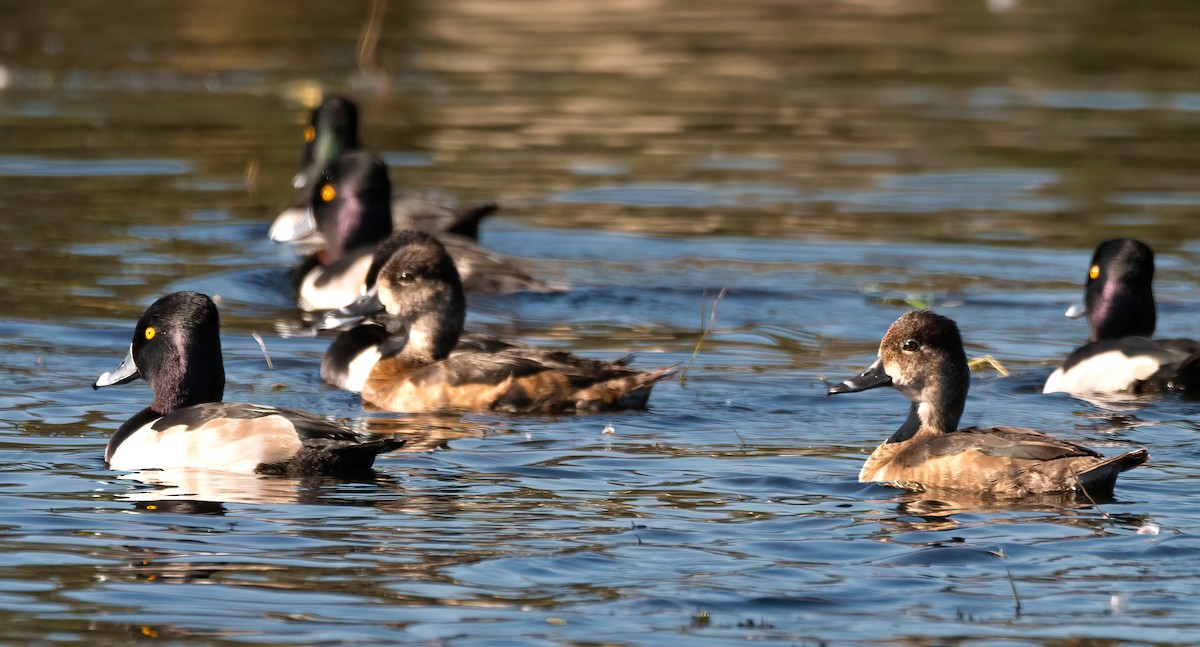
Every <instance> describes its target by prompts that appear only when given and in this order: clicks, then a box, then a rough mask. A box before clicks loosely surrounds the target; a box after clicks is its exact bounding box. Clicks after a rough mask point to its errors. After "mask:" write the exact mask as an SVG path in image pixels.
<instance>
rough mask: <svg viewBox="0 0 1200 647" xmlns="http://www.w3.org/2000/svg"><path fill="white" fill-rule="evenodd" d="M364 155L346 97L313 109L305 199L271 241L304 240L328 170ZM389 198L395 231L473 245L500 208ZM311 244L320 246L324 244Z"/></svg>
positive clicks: (409, 195) (302, 183)
mask: <svg viewBox="0 0 1200 647" xmlns="http://www.w3.org/2000/svg"><path fill="white" fill-rule="evenodd" d="M361 149H362V144H361V142H360V141H359V137H358V106H356V105H355V104H354V102H353V101H351V100H349V99H347V98H345V97H341V96H336V95H329V96H326V97H325V99H324V100H323V101H322V102H321V104H320V105H318V106H317V107H316V108H313V110H312V112H311V113H310V114H309V117H308V121H307V122H306V123H305V125H304V155H303V157H302V158H301V160H300V172H299V173H297V174H296V176H295V177H294V178H293V179H292V185H293V186H294V187H295V188H297V189H299V190H300V191H301V192H302V193H301V196H302V198H301V199H300V201H299V202H298V203H296V204H294V205H293V206H291V207H288V208H287V209H284V210H283V211H282V212H280V214H279V215H278V216H276V218H275V221H274V222H273V223H272V224H271V229H270V231H269V233H268V235H269V236H270V238H271V240H274V241H276V242H284V241H291V240H296V239H297V238H299V236H298V235H297V232H298V231H303V227H304V224H303V223H304V222H305V218H306V213H307V211H308V209H309V207H310V206H311V204H312V202H311V200H312V192H311V187H312V185H313V184H314V183H316V182H317V181H318V180H319V179H320V178H321V173H322V171H323V170H324V169H325V167H326V166H328V165H329V164H330V163H331V162H332V161H333V160H334V159H336V158H337V157H338V156H339V155H341V154H343V153H348V152H352V151H358V150H361ZM389 195H391V199H392V211H391V215H392V218H393V219H394V222H395V227H396V228H398V229H406V228H410V227H411V228H416V229H420V230H422V231H428V232H430V233H449V234H454V235H457V236H463V237H466V238H470V239H472V240H477V239H478V238H479V223H480V222H481V221H482V220H483V219H484V218H486V217H487V216H490V215H492V214H493V213H495V212H496V211H497V210H498V209H499V205H497V204H496V203H495V202H490V201H489V202H481V203H479V204H476V205H472V206H469V207H467V208H463V209H460V208H456V207H451V206H447V205H444V204H441V203H438V202H435V201H433V200H430V199H428V198H426V197H425V196H423V195H421V194H419V193H416V192H412V191H396V192H395V193H389ZM306 233H307V234H308V235H310V236H313V237H314V238H315V237H316V236H318V234H316V233H315V232H312V231H308V232H306ZM307 242H310V243H311V244H314V245H319V242H320V241H319V240H313V241H307Z"/></svg>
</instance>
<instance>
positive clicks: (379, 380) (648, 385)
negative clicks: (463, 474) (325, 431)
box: [326, 230, 674, 413]
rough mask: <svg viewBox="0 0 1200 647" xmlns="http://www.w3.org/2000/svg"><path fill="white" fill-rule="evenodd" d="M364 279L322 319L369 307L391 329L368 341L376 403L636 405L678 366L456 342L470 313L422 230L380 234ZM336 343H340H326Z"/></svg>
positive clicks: (340, 318)
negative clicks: (361, 289)
mask: <svg viewBox="0 0 1200 647" xmlns="http://www.w3.org/2000/svg"><path fill="white" fill-rule="evenodd" d="M367 283H368V284H369V285H372V286H373V287H372V288H371V289H370V291H369V292H368V293H367V295H366V296H364V297H363V298H362V299H359V300H358V301H356V302H355V303H354V304H351V305H350V306H347V307H346V308H343V309H342V310H340V311H337V312H336V313H331V316H329V317H327V321H336V322H337V324H338V326H339V327H341V326H343V325H344V324H345V318H347V317H365V316H374V317H376V320H375V322H374V323H373V324H372V325H374V326H376V327H377V328H383V329H384V331H386V332H387V335H386V339H384V338H382V337H381V338H380V339H379V340H378V342H373V344H374V345H373V349H374V351H373V352H375V353H377V354H378V357H379V359H377V360H375V361H374V363H373V365H372V367H371V368H370V371H369V373H368V374H367V376H366V379H365V380H364V381H363V382H362V397H363V400H364V401H365V402H369V403H371V404H373V405H375V406H377V407H380V408H382V409H386V410H389V411H404V412H409V413H418V412H425V411H436V410H441V409H460V410H490V409H495V410H502V411H511V412H542V413H548V412H565V411H576V412H590V411H612V410H618V409H638V408H644V407H645V406H646V402H647V400H648V399H649V398H650V390H651V389H652V388H653V387H654V385H655V384H656V383H658V382H660V381H662V380H664V379H666V378H667V377H669V376H671V375H672V374H673V373H674V371H672V370H670V369H669V368H662V369H658V370H654V371H639V370H636V369H632V368H629V367H627V366H625V363H626V361H627V360H624V359H622V360H617V361H614V362H605V361H599V360H592V359H586V358H582V357H578V356H576V355H572V354H571V353H566V352H562V351H551V350H546V349H541V348H535V347H532V346H525V345H510V344H505V343H495V342H491V343H488V344H485V345H480V346H477V347H475V348H469V347H464V345H462V344H460V343H459V342H460V335H461V334H462V328H463V321H464V319H465V317H466V300H465V298H464V296H463V286H462V282H461V280H460V279H459V275H458V271H457V270H456V269H455V264H454V262H453V261H452V260H451V258H450V256H449V255H448V254H447V253H446V249H445V247H443V246H442V244H441V243H440V242H438V240H437V239H436V238H434V237H432V236H430V235H429V234H426V233H423V232H419V231H415V230H405V231H399V232H396V233H394V234H392V236H391V237H390V238H388V239H387V240H386V241H384V242H383V243H382V244H381V245H380V246H379V248H378V250H377V252H376V254H375V259H374V262H373V264H372V266H371V269H370V271H369V272H368V274H367ZM381 311H383V312H386V315H382V316H385V317H391V318H393V319H394V322H393V323H392V324H391V325H383V326H380V324H379V321H378V317H380V316H381V315H380V313H381ZM376 332H377V333H379V332H380V331H379V330H376ZM347 334H354V331H353V330H351V331H349V332H348V333H343V335H347ZM336 350H338V343H335V344H334V347H332V348H331V353H332V352H334V351H336ZM343 350H344V349H343ZM452 351H453V352H452ZM355 352H356V357H362V356H366V355H357V353H361V352H362V351H361V349H359V350H357V351H355ZM371 359H373V358H371ZM329 360H330V358H329V357H327V362H326V365H329V364H331V361H329ZM368 361H369V360H368ZM342 363H344V362H342ZM327 379H328V378H327ZM354 381H355V382H357V380H354Z"/></svg>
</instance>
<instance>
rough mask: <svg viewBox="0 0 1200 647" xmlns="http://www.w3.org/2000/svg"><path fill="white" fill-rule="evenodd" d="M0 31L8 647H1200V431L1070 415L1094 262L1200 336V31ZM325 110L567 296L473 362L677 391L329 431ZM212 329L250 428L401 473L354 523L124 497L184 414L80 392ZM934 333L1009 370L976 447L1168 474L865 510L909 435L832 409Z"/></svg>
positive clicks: (139, 396) (343, 396)
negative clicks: (320, 228)
mask: <svg viewBox="0 0 1200 647" xmlns="http://www.w3.org/2000/svg"><path fill="white" fill-rule="evenodd" d="M0 9H2V10H3V13H4V16H5V20H4V21H3V24H0V240H3V241H4V243H3V246H4V249H3V252H4V253H3V254H0V348H2V349H3V351H2V352H0V357H3V360H0V445H2V446H3V448H4V452H3V460H0V466H2V467H3V469H0V527H3V529H4V533H3V536H2V537H0V565H2V566H3V567H4V574H3V575H2V576H0V610H2V611H3V612H4V614H5V618H6V619H7V620H8V622H7V623H6V626H5V629H4V631H3V634H2V635H3V636H4V638H5V640H6V642H12V643H24V642H68V641H70V642H88V643H92V642H113V641H118V642H126V641H129V640H138V639H144V638H147V637H158V638H167V639H170V640H172V641H173V642H181V643H182V642H193V641H195V642H210V641H212V640H214V639H216V640H230V641H254V642H260V643H268V642H279V643H335V642H361V643H367V644H394V643H414V644H450V645H476V644H493V643H498V642H520V643H522V644H584V643H592V642H597V641H606V642H607V643H611V644H654V645H693V644H734V643H737V644H741V643H742V642H744V641H746V640H754V641H757V642H759V643H764V644H777V645H795V644H809V643H812V644H816V643H818V642H828V643H829V644H868V643H876V644H878V643H882V642H887V643H897V642H899V643H906V644H907V643H911V644H943V643H962V642H972V643H976V642H979V643H990V644H1006V645H1007V644H1046V643H1057V642H1061V643H1068V642H1113V643H1118V642H1129V643H1142V642H1146V641H1154V642H1157V643H1161V644H1194V643H1197V642H1200V624H1198V622H1197V620H1196V618H1197V614H1196V605H1195V599H1196V594H1197V590H1198V586H1200V569H1198V568H1197V565H1196V560H1195V555H1196V554H1198V551H1200V541H1197V539H1196V538H1197V536H1200V523H1198V521H1197V516H1196V514H1195V510H1197V509H1198V507H1200V499H1198V496H1197V494H1196V488H1195V485H1194V484H1195V480H1196V479H1197V478H1198V477H1200V473H1198V472H1197V461H1196V456H1198V455H1200V425H1198V424H1197V422H1196V420H1197V418H1200V409H1198V408H1197V403H1195V402H1188V401H1186V400H1183V399H1180V398H1161V399H1156V398H1145V397H1142V398H1137V399H1131V400H1121V401H1107V400H1106V401H1104V402H1087V401H1082V400H1076V399H1072V398H1068V397H1065V396H1041V395H1040V394H1039V393H1038V391H1039V390H1040V386H1041V384H1042V382H1043V381H1044V379H1045V376H1046V374H1047V373H1048V372H1049V371H1050V368H1051V367H1052V366H1054V365H1057V363H1058V361H1059V360H1060V359H1061V357H1063V356H1064V355H1065V354H1066V353H1067V352H1069V350H1070V349H1072V348H1074V346H1076V345H1077V344H1078V343H1079V342H1081V341H1082V340H1083V339H1084V338H1086V335H1087V330H1086V324H1084V323H1083V322H1082V321H1079V320H1074V321H1073V320H1068V319H1066V318H1064V317H1062V316H1061V314H1062V312H1063V311H1064V310H1065V309H1066V308H1067V307H1068V306H1069V305H1070V304H1071V303H1074V302H1076V301H1077V300H1078V298H1079V292H1080V283H1081V282H1082V278H1083V277H1082V276H1081V273H1082V268H1084V267H1086V263H1087V259H1088V258H1089V256H1090V254H1091V251H1092V249H1093V248H1094V246H1095V244H1096V242H1097V240H1098V239H1101V238H1107V237H1116V236H1134V237H1138V238H1141V239H1142V240H1145V241H1146V242H1148V243H1149V244H1150V245H1151V246H1152V247H1153V248H1154V249H1155V251H1156V253H1157V257H1158V266H1159V271H1158V275H1157V277H1156V285H1155V288H1156V295H1157V297H1158V299H1159V301H1160V306H1159V327H1160V334H1161V335H1162V336H1164V337H1181V336H1191V337H1196V336H1200V329H1198V328H1197V325H1196V322H1197V321H1200V302H1198V301H1197V299H1196V294H1197V291H1198V288H1200V272H1197V271H1196V267H1197V264H1198V263H1200V243H1198V242H1197V241H1200V235H1198V234H1200V228H1198V226H1197V224H1196V222H1197V221H1196V215H1197V214H1196V211H1197V206H1198V205H1200V187H1198V186H1197V180H1196V170H1197V168H1200V146H1197V141H1198V138H1200V88H1198V87H1197V82H1196V80H1197V78H1198V77H1197V71H1198V70H1197V65H1198V61H1200V57H1197V55H1196V54H1197V50H1196V42H1197V39H1196V37H1195V36H1196V31H1197V25H1198V24H1200V9H1198V8H1197V6H1196V5H1195V3H1194V2H1185V1H1183V0H1167V1H1164V2H1155V3H1139V2H1131V1H1124V0H1114V1H1104V2H1099V3H1097V2H1083V1H1082V0H1069V1H1068V2H1061V3H1054V4H1047V3H1033V2H1003V1H999V0H998V1H993V2H982V1H980V2H952V1H950V0H935V1H923V2H870V3H864V2H783V1H777V0H750V1H747V2H739V3H729V2H717V1H714V0H698V1H697V0H689V1H687V2H684V1H682V0H621V1H619V2H616V3H613V2H608V3H597V2H572V3H563V2H556V1H550V0H529V1H527V2H522V3H515V4H512V3H508V4H497V3H492V2H483V1H479V0H471V1H466V2H452V3H448V2H407V3H400V2H394V1H392V2H389V1H387V0H382V1H380V2H372V3H328V2H325V3H318V2H313V1H311V0H298V1H297V2H292V3H247V2H234V1H232V0H208V1H206V2H194V1H191V0H186V1H183V2H177V3H173V4H171V5H170V10H165V9H164V5H162V3H158V2H153V1H152V0H132V1H130V2H124V3H119V4H113V3H89V2H80V1H78V0H68V1H66V2H7V3H5V2H3V0H0ZM372 43H374V44H372ZM322 88H327V89H331V90H335V91H338V92H342V93H345V94H347V95H349V96H351V97H353V98H355V99H356V100H357V101H358V102H359V104H360V108H361V112H362V116H363V137H364V142H365V143H366V145H367V146H368V147H369V148H371V149H372V150H374V151H377V152H379V153H380V154H381V155H382V156H383V157H384V159H386V160H387V161H388V163H389V164H390V165H391V166H392V179H393V182H394V184H395V185H396V186H398V187H402V188H406V189H415V190H420V191H433V192H435V194H437V195H440V196H442V197H445V198H446V199H447V200H448V201H452V202H457V203H470V202H475V201H480V200H490V199H495V200H498V201H499V202H500V203H501V205H502V209H501V211H500V212H499V214H498V215H497V216H496V217H494V218H492V219H491V220H489V221H488V222H487V223H486V224H485V225H484V228H483V232H482V241H483V243H484V244H485V245H486V246H488V247H489V248H491V249H494V250H497V251H499V252H501V253H504V254H509V255H513V256H517V257H521V258H522V259H523V261H524V262H526V263H527V264H528V265H529V266H530V267H533V268H536V269H537V274H538V276H539V277H542V278H545V279H547V280H550V281H554V282H561V283H568V284H570V285H572V286H573V288H574V289H573V290H572V292H570V293H567V294H553V295H541V294H538V295H511V296H506V297H493V298H480V299H476V300H474V301H472V303H471V304H470V315H469V318H468V323H467V327H468V328H469V329H471V330H477V331H481V332H487V333H491V334H496V335H500V336H503V337H513V338H518V339H521V340H523V341H527V342H529V343H534V344H539V345H545V346H553V347H562V348H567V349H570V350H573V351H576V352H579V353H581V354H585V355H589V356H595V357H601V358H606V359H612V358H615V357H618V356H620V355H623V354H625V353H627V352H631V351H633V352H636V353H638V357H637V358H636V360H635V365H638V366H655V365H663V364H670V363H678V364H680V365H681V366H682V365H689V368H688V372H687V378H688V379H687V381H686V383H683V384H681V383H679V382H669V383H664V384H661V385H659V386H658V387H656V389H655V395H654V399H653V400H652V408H651V410H650V411H648V412H638V413H627V414H614V415H603V416H594V417H511V416H502V415H485V414H474V415H467V416H396V415H384V414H376V413H372V412H367V411H364V410H363V408H362V407H361V403H360V402H359V400H358V398H357V397H356V396H354V395H353V394H349V393H345V392H341V391H337V390H334V389H329V388H323V387H321V386H320V385H319V383H318V377H317V371H318V366H319V362H320V358H321V355H322V353H323V352H324V349H325V347H326V345H327V344H328V339H327V338H323V337H313V336H307V335H297V334H294V333H295V331H296V330H300V329H301V327H302V326H303V325H304V322H303V319H302V315H301V314H300V313H299V312H298V311H297V310H296V309H295V308H294V307H293V305H292V301H291V298H290V295H289V294H288V292H287V286H288V280H287V275H286V268H287V267H288V266H290V265H291V264H293V263H295V262H296V255H295V253H294V251H293V250H291V249H288V248H286V247H282V246H276V245H274V244H273V243H271V242H270V241H268V240H267V238H266V233H267V226H268V224H269V222H270V219H271V218H272V217H273V216H274V214H275V213H277V212H278V210H279V208H280V207H281V206H283V205H285V204H286V203H288V202H289V201H290V199H291V198H292V189H291V184H290V180H291V177H292V175H293V174H294V173H295V171H296V167H297V164H298V161H299V157H300V145H301V142H302V139H301V135H302V122H303V119H304V116H305V113H306V110H305V107H304V106H305V105H310V104H311V103H313V101H314V98H315V97H317V96H318V95H319V93H320V90H321V89H322ZM178 289H196V290H201V291H204V292H208V293H212V294H215V295H217V296H218V297H220V308H221V310H222V321H223V323H224V329H223V346H224V351H225V360H226V369H227V373H228V387H227V395H228V397H229V398H230V399H231V400H240V401H251V402H263V403H266V404H274V405H279V406H291V407H297V408H303V409H308V410H312V411H317V412H320V413H323V414H327V415H331V416H334V417H337V418H339V419H343V420H345V421H347V422H349V423H350V424H352V425H354V426H356V427H358V428H360V429H363V430H366V431H372V432H376V433H400V434H403V435H404V436H405V437H406V438H408V439H409V443H408V445H407V446H406V448H405V449H404V451H400V452H396V453H394V454H391V455H388V456H385V457H382V458H381V459H380V460H379V461H378V462H377V464H376V468H377V469H376V475H375V477H374V478H372V479H367V480H363V481H349V482H347V481H331V480H319V479H279V478H273V479H267V478H257V477H252V476H241V475H227V474H213V473H203V472H187V471H185V472H181V473H164V472H158V471H147V472H142V473H138V474H118V473H113V472H110V471H108V470H106V469H104V466H103V462H102V455H103V449H104V446H105V443H106V442H107V439H108V437H109V435H110V434H111V433H112V431H113V430H114V429H115V428H116V427H117V426H119V425H120V424H121V423H122V422H123V421H125V420H126V419H127V418H128V417H129V416H130V415H132V413H133V412H136V411H138V410H140V409H141V408H142V407H144V406H145V403H146V402H147V401H148V400H149V397H150V394H149V388H148V387H147V386H145V385H144V384H143V385H142V386H140V387H130V388H128V389H124V390H121V391H119V392H116V393H109V392H93V391H92V390H91V389H90V388H89V385H90V383H91V380H92V379H94V377H95V375H97V374H99V373H100V372H101V371H103V370H107V369H108V368H111V361H112V357H113V356H114V354H116V353H118V352H122V349H123V348H125V347H126V346H127V345H128V343H129V337H128V335H129V331H128V322H129V321H131V320H133V319H136V318H137V316H138V315H139V314H140V313H141V312H142V310H143V309H144V307H145V306H146V305H147V304H148V303H150V302H151V301H152V300H153V299H155V298H156V297H158V296H160V295H161V294H163V293H165V292H168V291H172V290H178ZM718 293H722V294H723V295H724V296H722V297H721V298H720V300H719V303H718V304H717V306H716V310H717V312H716V315H715V316H713V318H712V319H711V321H710V320H709V314H708V312H709V309H710V308H711V307H713V303H714V298H715V297H714V295H717V294H718ZM922 304H924V305H933V306H934V307H935V308H937V309H939V310H940V311H943V312H945V313H946V314H948V315H950V316H952V317H954V318H955V319H956V320H957V321H958V322H959V324H960V326H961V327H962V329H963V332H964V338H965V341H966V344H967V350H968V353H969V354H970V355H972V356H976V355H983V354H990V355H993V356H995V357H997V358H999V359H1000V360H1001V361H1002V362H1003V363H1004V364H1005V365H1006V366H1008V367H1009V368H1010V369H1012V371H1013V374H1012V376H1011V377H1008V378H1001V377H999V376H997V375H996V374H994V373H985V374H979V375H977V376H975V377H974V378H973V381H974V384H973V385H972V394H971V402H970V403H969V405H968V408H967V410H968V412H969V413H968V414H967V416H968V418H970V419H969V420H964V424H965V425H970V424H980V425H994V424H1015V425H1026V426H1031V427H1035V428H1038V429H1043V430H1046V431H1050V432H1053V433H1056V434H1059V435H1062V436H1063V437H1065V438H1068V439H1070V440H1073V441H1077V442H1080V443H1083V444H1085V445H1089V446H1093V447H1097V448H1100V449H1102V450H1105V451H1108V450H1110V449H1111V450H1116V449H1119V448H1128V447H1131V446H1142V445H1144V446H1147V447H1148V448H1149V449H1150V453H1151V461H1150V463H1148V464H1147V465H1146V466H1143V467H1142V468H1139V469H1138V470H1135V471H1133V472H1129V473H1127V474H1125V475H1124V476H1123V477H1122V479H1121V481H1120V484H1119V486H1118V489H1117V492H1116V494H1115V497H1114V499H1113V500H1111V501H1098V502H1095V503H1093V502H1090V501H1079V500H1076V499H1073V498H1071V499H1066V500H1059V499H1053V500H1036V501H1031V500H1027V501H1022V502H1021V503H1019V504H1014V503H1012V502H995V501H972V500H963V499H962V498H961V497H956V496H947V495H944V494H937V495H933V494H930V493H924V494H914V493H908V492H901V491H897V490H891V489H888V488H884V487H881V486H879V485H876V484H860V483H857V482H856V481H855V475H856V474H857V472H858V469H859V466H860V465H861V463H862V461H863V460H864V459H865V457H866V455H867V453H869V452H870V451H871V449H872V448H874V447H875V446H876V445H877V444H878V443H879V442H880V441H881V440H882V439H884V438H886V437H887V436H888V435H889V434H890V433H891V431H892V430H893V429H894V426H895V419H896V415H897V411H898V407H900V406H902V403H903V399H902V398H901V397H900V396H899V395H894V396H891V397H893V398H894V400H889V398H888V397H880V398H878V399H870V400H866V401H855V402H840V401H832V400H827V399H825V397H824V393H825V386H824V385H823V384H822V378H824V377H826V376H840V375H845V374H847V371H848V370H851V369H854V368H857V367H859V366H862V365H863V362H864V361H865V360H868V359H869V358H870V357H871V356H873V355H874V353H875V351H876V346H877V343H878V334H879V332H880V331H881V330H883V329H885V328H886V327H887V325H888V324H889V323H890V322H891V321H892V320H894V319H895V317H896V315H897V313H898V312H899V311H901V310H902V309H904V308H908V307H912V306H914V305H922ZM706 328H708V330H707V332H703V331H704V330H705V329H706ZM280 331H283V332H280ZM285 333H286V334H285ZM254 334H258V335H259V336H260V337H261V338H262V339H263V341H264V344H265V346H266V353H267V354H268V355H269V357H270V360H271V367H270V368H268V367H267V363H266V361H265V359H264V356H263V355H264V350H263V349H261V348H260V347H259V346H258V344H257V342H255V341H254V338H253V335H254ZM697 347H699V350H698V352H696V353H695V357H694V358H693V351H696V349H697ZM660 355H661V357H660ZM967 637H969V638H967ZM806 641H807V642H806Z"/></svg>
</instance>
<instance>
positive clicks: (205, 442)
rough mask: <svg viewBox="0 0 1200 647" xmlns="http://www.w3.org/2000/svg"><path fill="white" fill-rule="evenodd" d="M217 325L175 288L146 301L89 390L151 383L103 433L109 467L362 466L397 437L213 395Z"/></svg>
mask: <svg viewBox="0 0 1200 647" xmlns="http://www.w3.org/2000/svg"><path fill="white" fill-rule="evenodd" d="M219 331H220V319H219V317H218V315H217V307H216V305H215V304H214V303H213V302H212V299H209V298H208V297H207V296H205V295H203V294H199V293H196V292H175V293H172V294H168V295H167V296H165V297H162V298H161V299H159V300H158V301H155V302H154V304H152V305H151V306H150V307H149V308H147V309H146V312H145V314H143V315H142V317H141V319H139V320H138V322H137V326H135V327H134V330H133V342H132V343H131V344H130V346H129V352H128V354H127V355H126V356H125V359H124V361H122V362H121V364H120V366H118V367H117V368H116V369H115V370H113V371H109V372H107V373H104V374H102V375H101V376H100V377H99V378H98V379H97V380H96V382H95V383H94V384H92V388H94V389H98V388H100V387H102V386H111V385H114V384H126V383H129V382H131V381H133V380H134V379H136V378H137V377H139V376H140V377H144V378H145V379H146V381H147V382H149V383H150V388H151V389H153V391H154V401H153V402H152V403H151V404H150V406H149V407H147V408H146V409H143V410H142V411H141V412H139V413H138V414H137V415H135V416H133V417H132V418H130V419H129V420H128V421H126V422H125V424H123V425H121V427H120V428H119V429H117V432H116V433H115V434H113V437H112V438H111V439H110V440H109V442H108V448H107V449H106V450H105V452H104V460H105V462H106V463H108V465H109V467H110V468H112V469H115V470H123V471H131V470H139V469H168V468H180V467H197V468H207V469H216V470H225V471H231V472H243V473H259V474H289V475H306V474H326V475H348V474H355V473H362V472H366V471H367V470H370V468H371V466H372V464H373V463H374V461H375V456H376V455H378V454H380V453H383V452H388V451H392V450H394V449H398V448H399V447H401V446H402V445H404V442H405V441H404V440H403V439H394V438H368V437H366V436H363V435H361V434H357V433H355V432H354V431H352V430H350V429H347V428H346V427H343V426H341V425H339V424H337V423H334V422H332V421H330V420H327V419H325V418H322V417H319V416H316V415H313V414H311V413H306V412H303V411H296V410H293V409H279V408H275V407H267V406H261V405H257V404H243V403H232V402H222V401H221V398H222V396H223V395H224V391H225V368H224V364H223V362H222V361H221V338H220V332H219Z"/></svg>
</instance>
